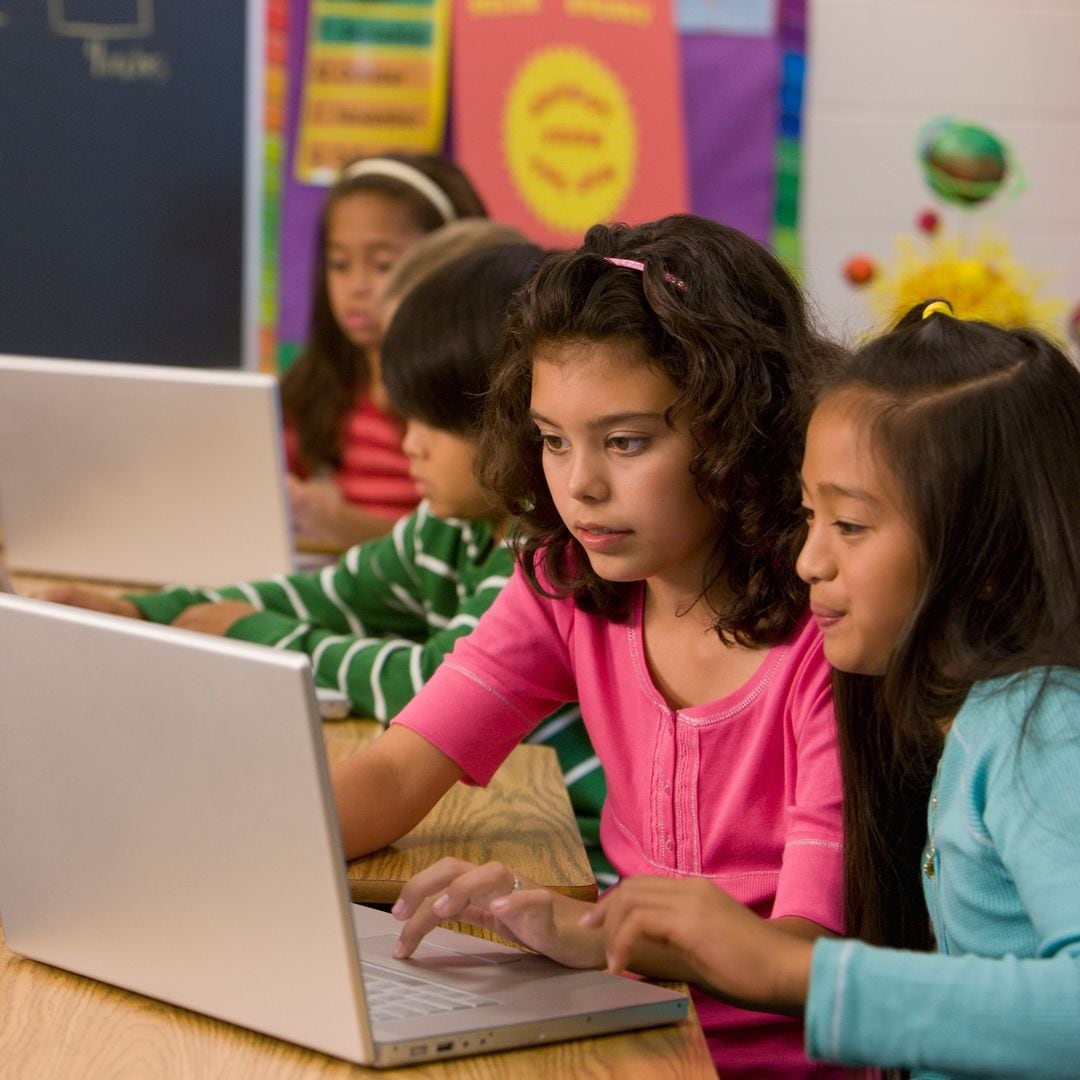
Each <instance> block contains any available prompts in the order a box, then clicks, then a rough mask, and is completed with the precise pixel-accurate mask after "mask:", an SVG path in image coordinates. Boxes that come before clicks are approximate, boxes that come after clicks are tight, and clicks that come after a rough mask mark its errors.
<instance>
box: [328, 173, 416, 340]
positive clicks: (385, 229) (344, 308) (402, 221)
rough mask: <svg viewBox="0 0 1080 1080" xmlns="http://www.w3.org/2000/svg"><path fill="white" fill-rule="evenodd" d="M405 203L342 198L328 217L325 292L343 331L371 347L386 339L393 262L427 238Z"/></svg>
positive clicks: (367, 195)
mask: <svg viewBox="0 0 1080 1080" xmlns="http://www.w3.org/2000/svg"><path fill="white" fill-rule="evenodd" d="M424 235H425V234H424V232H423V230H421V229H419V228H418V227H417V225H416V223H415V222H414V221H413V219H412V217H411V216H410V214H409V212H408V210H407V209H406V208H405V205H404V204H403V203H402V202H401V201H400V200H399V199H392V198H390V197H388V196H386V195H380V194H378V193H376V192H360V193H358V194H355V195H347V196H345V197H344V198H343V199H339V200H338V201H337V202H336V203H334V205H333V206H332V207H331V208H330V211H329V213H328V215H327V219H326V291H327V295H328V296H329V298H330V310H331V312H332V313H333V316H334V320H335V321H336V322H337V324H338V326H340V327H341V331H342V333H343V334H344V335H345V336H346V337H347V338H348V339H349V341H351V342H352V343H353V344H354V345H356V346H357V347H358V348H361V349H368V348H372V347H374V346H377V345H378V344H379V341H380V340H381V339H382V329H381V328H382V321H381V319H380V315H379V302H380V300H381V299H382V291H383V286H384V285H385V284H386V277H387V274H389V272H390V270H391V268H392V267H393V265H394V263H395V262H397V260H398V259H399V258H400V257H401V256H402V255H403V254H404V253H405V252H406V251H407V250H408V249H409V248H411V247H412V246H413V244H415V243H416V242H417V241H418V240H420V239H422V238H423V236H424Z"/></svg>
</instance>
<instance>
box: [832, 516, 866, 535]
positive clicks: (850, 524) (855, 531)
mask: <svg viewBox="0 0 1080 1080" xmlns="http://www.w3.org/2000/svg"><path fill="white" fill-rule="evenodd" d="M833 524H834V525H835V526H836V528H837V531H838V532H839V533H840V535H841V536H861V535H862V534H863V533H864V532H866V526H865V525H856V524H855V522H854V521H841V520H837V521H835V522H833Z"/></svg>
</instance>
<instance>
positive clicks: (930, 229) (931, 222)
mask: <svg viewBox="0 0 1080 1080" xmlns="http://www.w3.org/2000/svg"><path fill="white" fill-rule="evenodd" d="M916 223H917V224H918V226H919V230H920V232H924V233H926V235H927V236H933V235H934V233H936V232H937V231H938V229H940V228H941V218H939V217H938V216H937V214H936V213H935V212H934V211H933V210H924V211H923V212H922V213H921V214H920V215H919V216H918V218H916Z"/></svg>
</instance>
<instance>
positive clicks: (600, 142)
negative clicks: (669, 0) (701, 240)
mask: <svg viewBox="0 0 1080 1080" xmlns="http://www.w3.org/2000/svg"><path fill="white" fill-rule="evenodd" d="M454 50H455V51H454V90H453V100H454V136H455V152H456V153H455V156H456V157H457V159H458V160H459V161H460V162H461V164H462V166H463V167H464V168H465V170H466V171H467V172H468V174H469V176H470V177H472V179H473V180H474V182H475V183H476V185H477V187H478V188H479V189H480V191H481V193H482V194H483V196H484V198H485V200H486V201H487V203H488V207H489V209H490V211H491V214H492V216H493V217H495V218H498V219H500V220H502V221H507V222H510V223H511V224H515V225H517V226H518V227H519V228H521V229H523V230H524V231H525V232H526V233H527V234H528V235H529V236H531V237H532V238H534V239H535V240H537V242H539V243H543V244H548V245H552V246H568V245H573V244H576V243H579V242H580V240H581V237H582V234H583V233H584V232H585V230H586V229H587V228H588V227H589V226H590V225H592V224H594V223H596V222H598V221H614V220H618V221H628V222H638V221H647V220H649V219H651V218H656V217H660V216H662V215H663V214H668V213H674V212H676V211H681V210H685V209H687V207H688V193H687V175H686V173H687V166H686V151H685V145H684V135H683V116H682V103H681V97H680V83H679V68H678V55H677V54H678V47H677V41H676V38H675V34H674V31H673V28H672V25H671V15H670V6H669V5H668V4H666V3H662V2H660V0H460V2H459V3H458V4H457V6H456V11H455V23H454Z"/></svg>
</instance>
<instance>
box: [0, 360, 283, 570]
mask: <svg viewBox="0 0 1080 1080" xmlns="http://www.w3.org/2000/svg"><path fill="white" fill-rule="evenodd" d="M284 477H285V469H284V456H283V451H282V445H281V420H280V409H279V391H278V384H277V380H276V379H275V378H274V377H273V376H270V375H265V374H259V373H256V372H241V371H207V370H202V369H196V368H176V367H165V366H158V365H152V364H120V363H102V362H95V361H89V360H54V359H47V358H41V357H34V356H31V357H18V356H0V526H2V529H3V536H4V551H5V556H6V559H7V562H8V566H9V568H10V569H12V570H17V571H23V572H26V573H38V574H48V575H58V576H65V577H75V578H84V579H97V580H105V581H122V582H127V583H133V584H134V583H145V584H148V585H164V584H184V585H202V586H219V585H226V584H231V583H232V582H235V581H243V580H250V579H254V578H262V577H271V576H273V575H274V574H278V573H287V572H288V571H290V570H291V569H292V567H293V550H292V545H293V541H292V530H291V525H290V520H289V505H288V498H287V493H286V490H285V480H284Z"/></svg>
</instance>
